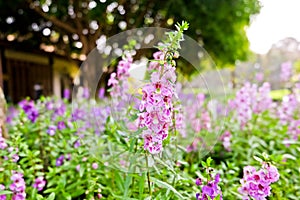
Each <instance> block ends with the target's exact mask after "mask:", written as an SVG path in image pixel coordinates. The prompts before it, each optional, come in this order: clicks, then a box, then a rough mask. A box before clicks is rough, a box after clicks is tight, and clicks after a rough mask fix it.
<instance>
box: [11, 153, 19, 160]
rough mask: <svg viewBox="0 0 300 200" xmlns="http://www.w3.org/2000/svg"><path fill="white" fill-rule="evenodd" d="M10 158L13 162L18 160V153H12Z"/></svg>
mask: <svg viewBox="0 0 300 200" xmlns="http://www.w3.org/2000/svg"><path fill="white" fill-rule="evenodd" d="M11 159H12V161H13V162H18V160H19V155H18V154H13V155H12V156H11Z"/></svg>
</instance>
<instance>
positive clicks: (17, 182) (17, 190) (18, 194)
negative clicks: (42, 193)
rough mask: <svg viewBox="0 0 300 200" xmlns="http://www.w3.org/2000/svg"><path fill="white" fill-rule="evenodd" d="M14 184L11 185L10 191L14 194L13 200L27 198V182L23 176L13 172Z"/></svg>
mask: <svg viewBox="0 0 300 200" xmlns="http://www.w3.org/2000/svg"><path fill="white" fill-rule="evenodd" d="M10 179H11V180H12V181H13V183H12V184H11V185H10V190H11V191H12V192H13V196H12V200H23V199H25V198H26V193H25V188H26V185H25V181H24V179H23V174H22V173H20V172H15V171H14V172H13V174H12V176H11V178H10Z"/></svg>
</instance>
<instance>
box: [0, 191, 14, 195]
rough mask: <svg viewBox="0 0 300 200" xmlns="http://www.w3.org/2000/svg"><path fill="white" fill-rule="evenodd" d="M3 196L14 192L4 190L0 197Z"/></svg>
mask: <svg viewBox="0 0 300 200" xmlns="http://www.w3.org/2000/svg"><path fill="white" fill-rule="evenodd" d="M1 194H12V192H11V191H9V190H2V191H0V195H1Z"/></svg>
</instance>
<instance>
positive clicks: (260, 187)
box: [238, 163, 279, 200]
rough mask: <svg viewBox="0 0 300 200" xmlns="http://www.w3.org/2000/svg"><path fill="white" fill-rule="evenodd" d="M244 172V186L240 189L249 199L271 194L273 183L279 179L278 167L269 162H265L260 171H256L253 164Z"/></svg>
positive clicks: (245, 168)
mask: <svg viewBox="0 0 300 200" xmlns="http://www.w3.org/2000/svg"><path fill="white" fill-rule="evenodd" d="M243 172H244V176H243V179H242V180H241V184H242V186H241V187H240V188H239V189H238V191H239V192H240V193H241V194H242V195H243V199H244V200H249V199H250V197H252V198H254V199H265V198H266V197H267V196H270V194H271V186H270V185H271V183H274V182H276V181H278V180H279V173H278V170H277V168H276V167H275V166H273V165H271V164H269V163H263V164H262V168H261V169H260V170H259V171H256V169H255V167H253V166H246V167H244V170H243Z"/></svg>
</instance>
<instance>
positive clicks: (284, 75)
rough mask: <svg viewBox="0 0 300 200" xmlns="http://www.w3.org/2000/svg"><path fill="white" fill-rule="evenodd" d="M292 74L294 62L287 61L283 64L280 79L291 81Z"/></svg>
mask: <svg viewBox="0 0 300 200" xmlns="http://www.w3.org/2000/svg"><path fill="white" fill-rule="evenodd" d="M291 76H292V63H290V62H285V63H282V64H281V73H280V80H281V81H283V82H286V81H289V80H290V78H291Z"/></svg>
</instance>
